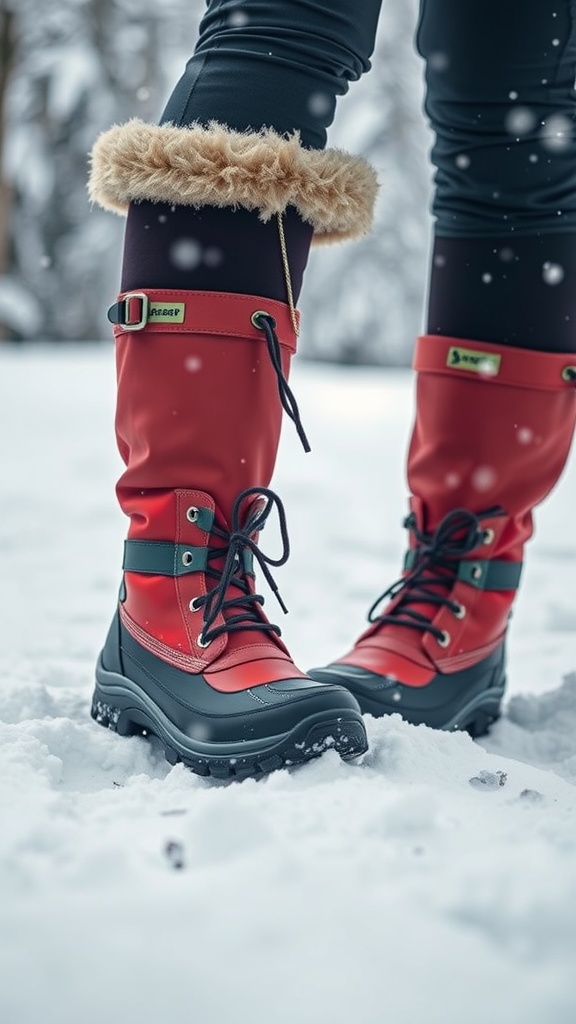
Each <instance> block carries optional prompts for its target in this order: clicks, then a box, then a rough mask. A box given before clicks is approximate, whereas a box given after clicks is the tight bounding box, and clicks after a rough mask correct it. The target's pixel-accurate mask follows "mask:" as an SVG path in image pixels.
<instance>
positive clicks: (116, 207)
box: [88, 119, 378, 243]
mask: <svg viewBox="0 0 576 1024" xmlns="http://www.w3.org/2000/svg"><path fill="white" fill-rule="evenodd" d="M377 189H378V184H377V181H376V174H375V171H374V170H373V168H372V167H371V166H370V165H369V164H368V163H367V162H366V160H364V159H363V158H362V157H357V156H351V155H350V154H348V153H345V152H343V151H342V150H338V149H327V150H316V149H304V148H303V147H302V146H301V145H300V141H299V138H298V134H297V133H294V135H292V136H290V138H283V137H282V136H280V135H278V134H277V133H276V132H274V131H272V130H271V129H262V131H260V132H246V133H242V132H236V131H231V130H230V129H228V128H226V127H223V126H222V125H220V124H217V123H216V122H213V123H212V124H210V125H209V126H208V127H207V128H204V127H200V126H199V125H192V126H190V127H184V128H176V127H174V126H173V125H170V124H164V125H152V124H146V123H145V122H143V121H140V120H138V119H134V120H132V121H128V122H127V123H126V124H124V125H115V126H114V127H113V128H110V129H109V130H108V131H106V132H104V133H103V134H102V135H100V137H99V138H98V139H97V140H96V143H95V145H94V148H93V150H92V154H91V173H90V181H89V186H88V190H89V194H90V198H91V200H93V201H94V202H96V203H99V204H100V206H103V207H104V209H105V210H111V211H113V212H115V213H120V214H124V213H126V210H127V208H128V204H129V203H130V202H132V201H134V202H138V201H139V200H150V201H152V202H163V203H175V204H179V205H184V206H207V205H208V206H232V207H235V206H243V207H245V208H246V209H248V210H257V211H258V214H259V216H260V219H261V220H262V221H264V222H265V221H268V220H270V218H271V217H272V216H274V215H275V214H277V213H281V212H282V211H283V210H285V209H286V207H287V206H289V205H290V206H295V207H296V209H297V210H298V212H299V213H300V215H301V217H302V218H303V220H305V221H307V222H308V223H309V224H311V225H312V226H313V228H314V241H315V242H316V243H321V242H337V241H344V240H345V239H349V238H358V237H360V236H361V235H364V234H366V233H367V232H368V231H370V229H371V227H372V218H373V209H374V202H375V198H376V192H377Z"/></svg>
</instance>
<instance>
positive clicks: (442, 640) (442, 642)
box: [436, 629, 451, 647]
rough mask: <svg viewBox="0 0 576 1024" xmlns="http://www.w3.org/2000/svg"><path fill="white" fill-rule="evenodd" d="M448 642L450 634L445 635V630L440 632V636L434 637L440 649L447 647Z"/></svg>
mask: <svg viewBox="0 0 576 1024" xmlns="http://www.w3.org/2000/svg"><path fill="white" fill-rule="evenodd" d="M450 640H451V637H450V633H447V632H446V630H445V629H444V630H442V636H437V637H436V643H437V644H438V645H439V646H440V647H449V645H450Z"/></svg>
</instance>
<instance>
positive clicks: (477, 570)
mask: <svg viewBox="0 0 576 1024" xmlns="http://www.w3.org/2000/svg"><path fill="white" fill-rule="evenodd" d="M470 575H471V577H472V579H473V580H481V579H482V566H481V565H475V566H473V568H472V571H471V573H470Z"/></svg>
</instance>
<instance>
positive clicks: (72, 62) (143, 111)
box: [0, 0, 430, 365]
mask: <svg viewBox="0 0 576 1024" xmlns="http://www.w3.org/2000/svg"><path fill="white" fill-rule="evenodd" d="M238 6H239V8H240V9H242V7H243V4H242V0H239V4H238ZM417 6H418V4H417V0H384V4H383V13H382V18H381V25H380V30H379V37H378V43H377V52H376V54H375V57H374V62H373V64H374V66H373V70H372V72H371V73H370V74H369V75H367V76H365V77H364V79H363V80H362V81H361V82H360V83H358V84H357V85H355V86H353V87H352V89H351V91H350V93H349V95H348V96H347V97H345V98H344V99H343V100H341V101H340V106H339V111H338V116H337V120H336V122H335V125H334V127H333V129H332V131H331V136H330V140H329V141H330V144H331V145H336V146H340V147H342V148H345V149H348V150H352V151H354V152H360V153H363V154H364V155H366V156H367V157H368V159H369V160H370V161H371V162H372V163H373V164H374V165H375V166H376V168H377V170H378V173H379V176H380V179H381V182H382V189H381V196H380V200H379V206H378V213H377V228H376V231H375V232H374V234H373V235H372V236H370V237H369V238H366V239H363V240H362V241H360V242H358V243H354V244H352V245H343V246H335V247H333V248H332V249H325V248H324V249H322V251H320V252H318V253H315V254H313V256H312V257H311V261H310V268H309V272H308V275H307V278H306V285H305V289H304V295H303V299H302V310H303V317H304V320H303V324H304V330H303V339H302V342H303V344H302V351H303V353H304V354H306V355H308V356H309V357H312V358H319V359H325V360H330V361H334V362H348V363H350V362H353V363H375V364H393V365H394V364H397V365H399V364H403V363H406V362H408V361H409V358H410V351H411V347H412V342H413V337H414V335H415V333H417V331H418V330H419V329H420V323H421V311H422V302H423V292H424V285H425V277H426V261H427V249H428V239H429V216H428V204H429V189H430V172H429V168H428V164H427V159H426V151H427V148H428V146H429V137H428V131H427V128H426V125H425V122H424V118H423V117H422V114H421V104H422V82H421V78H422V70H421V67H420V63H419V61H418V59H417V58H416V56H415V54H414V52H413V44H412V37H413V33H414V28H415V24H416V18H417ZM204 7H205V3H204V0H0V337H1V338H4V339H8V340H15V341H28V340H31V341H55V340H56V341H84V340H94V339H98V338H103V337H106V336H108V327H107V324H106V319H105V310H106V308H107V306H108V305H109V302H110V301H111V299H112V298H113V296H114V294H115V292H116V289H117V283H118V275H119V264H120V250H121V241H122V221H121V220H120V219H119V218H116V217H113V216H111V215H110V214H105V213H103V212H102V211H100V210H99V209H96V208H91V207H90V205H89V203H88V201H87V197H86V174H87V154H88V152H89V150H90V148H91V145H92V143H93V141H94V139H95V137H96V135H97V134H98V133H99V132H100V131H101V130H103V129H105V128H107V127H109V125H111V124H113V123H119V122H122V121H124V120H127V119H128V118H130V117H134V116H138V117H141V118H143V119H144V120H156V119H157V118H158V116H159V114H160V112H161V111H162V108H163V106H164V103H165V101H166V98H167V96H168V94H169V92H170V89H171V86H172V85H173V84H174V83H175V82H176V80H177V79H178V78H179V76H180V74H181V71H182V69H183V66H184V63H185V62H186V60H187V58H188V57H189V55H190V54H191V52H192V50H193V46H194V40H195V37H196V28H197V23H198V21H199V19H200V17H201V16H202V13H203V10H204ZM246 7H247V13H248V15H249V4H247V5H246ZM359 13H360V12H359Z"/></svg>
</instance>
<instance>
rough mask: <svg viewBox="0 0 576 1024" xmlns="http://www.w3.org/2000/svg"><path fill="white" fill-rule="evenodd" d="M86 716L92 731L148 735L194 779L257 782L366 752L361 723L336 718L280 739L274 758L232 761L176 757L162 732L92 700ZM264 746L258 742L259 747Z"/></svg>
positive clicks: (144, 719) (136, 714) (140, 717)
mask: <svg viewBox="0 0 576 1024" xmlns="http://www.w3.org/2000/svg"><path fill="white" fill-rule="evenodd" d="M90 713H91V716H92V718H93V719H94V721H95V722H97V723H98V725H101V726H103V727H104V728H107V729H111V730H112V731H113V732H117V733H118V734H119V735H122V736H133V735H148V734H151V735H154V736H156V737H157V738H158V739H159V740H160V742H161V744H162V746H163V749H164V756H165V758H166V760H167V761H168V763H169V764H171V765H176V764H179V763H181V764H183V765H185V767H187V768H189V769H190V770H191V771H192V772H193V773H194V774H196V775H200V776H202V777H204V778H214V779H223V780H228V781H232V780H238V781H240V780H243V779H249V778H254V779H258V778H263V777H264V776H266V775H268V774H270V772H273V771H277V770H278V769H279V768H290V767H295V766H297V765H301V764H305V763H306V762H308V761H311V760H314V759H316V758H317V757H320V755H321V754H323V753H324V752H325V751H326V750H329V749H333V750H335V751H336V752H337V753H338V754H339V755H340V757H341V758H342V759H343V760H344V761H347V760H355V759H356V758H357V757H359V756H360V755H361V754H363V753H365V752H366V750H367V749H368V744H367V740H366V733H365V730H364V726H363V725H362V722H361V721H360V720H357V719H352V718H349V719H346V718H345V717H344V716H341V715H339V716H338V719H336V718H335V719H334V720H333V721H332V722H322V723H314V724H313V725H311V726H310V725H309V726H308V727H307V726H306V721H305V720H304V722H303V723H302V726H301V728H300V730H299V731H298V732H295V731H294V730H293V731H292V733H290V734H289V736H287V737H286V746H285V748H284V749H280V750H277V751H275V752H270V751H262V752H261V753H260V754H258V753H257V752H254V753H251V754H249V755H239V756H237V757H230V756H218V755H217V754H211V755H209V756H201V755H195V754H193V753H191V752H186V753H184V752H182V751H180V750H177V749H176V746H175V745H174V746H173V745H171V744H170V743H169V742H168V741H167V739H166V737H165V736H163V735H162V730H161V729H159V728H158V727H157V726H156V724H155V723H154V722H153V720H152V719H151V718H150V717H149V716H148V715H145V714H144V713H143V712H142V711H140V710H138V709H136V708H133V709H122V708H118V707H114V706H113V705H112V704H108V703H107V702H106V701H104V700H102V699H101V697H97V696H96V695H95V696H94V699H93V701H92V708H91V712H90ZM264 742H265V741H263V743H264Z"/></svg>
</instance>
